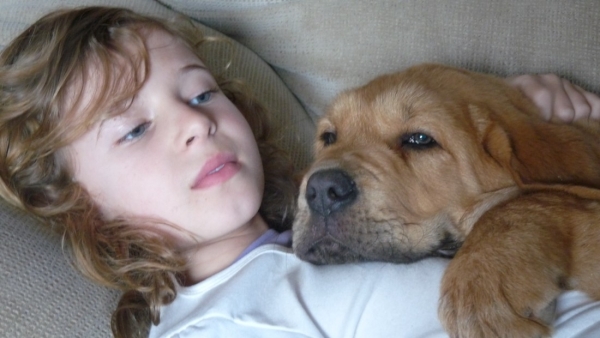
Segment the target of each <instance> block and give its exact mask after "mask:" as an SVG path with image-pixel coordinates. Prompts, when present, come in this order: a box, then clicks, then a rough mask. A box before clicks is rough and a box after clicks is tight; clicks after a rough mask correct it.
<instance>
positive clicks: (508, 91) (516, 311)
mask: <svg viewBox="0 0 600 338" xmlns="http://www.w3.org/2000/svg"><path fill="white" fill-rule="evenodd" d="M584 186H586V187H593V188H598V187H600V126H599V125H598V124H597V123H596V122H588V121H583V122H577V123H573V124H554V123H550V122H546V121H544V120H542V118H541V117H540V114H539V112H538V111H537V109H536V108H535V106H534V105H533V104H532V103H531V102H530V101H529V100H527V99H526V98H525V97H524V96H523V95H522V94H521V93H520V92H519V91H518V90H516V89H513V88H511V87H510V86H508V85H506V84H505V83H504V81H503V80H501V79H498V78H495V77H492V76H489V75H484V74H478V73H473V72H468V71H465V70H460V69H455V68H450V67H445V66H441V65H431V64H428V65H420V66H416V67H412V68H409V69H408V70H406V71H404V72H401V73H396V74H391V75H385V76H381V77H379V78H377V79H375V80H373V81H372V82H370V83H368V84H366V85H365V86H363V87H361V88H357V89H354V90H350V91H347V92H345V93H342V94H341V95H340V96H339V97H338V98H337V99H336V100H335V101H334V103H333V104H332V106H331V107H330V109H329V111H328V112H327V114H326V115H325V116H324V117H323V118H322V119H321V121H320V122H319V125H318V136H317V141H316V154H315V162H314V164H313V165H312V167H311V168H310V169H309V171H308V173H307V174H306V176H305V177H304V179H303V182H302V185H301V191H300V198H299V205H298V212H297V216H296V220H295V223H294V238H293V243H294V250H295V252H296V254H297V255H298V256H299V257H300V258H302V259H304V260H307V261H310V262H313V263H316V264H332V263H345V262H354V261H374V260H376V261H387V262H396V263H407V262H414V261H416V260H419V259H422V258H426V257H432V256H442V257H452V256H454V255H455V254H456V257H455V258H454V259H453V260H452V261H451V263H450V265H449V267H448V270H447V272H446V274H445V276H444V279H443V281H442V295H441V297H442V298H441V302H440V309H439V314H440V318H441V320H442V323H443V324H444V326H445V328H446V329H447V330H448V332H449V333H450V335H451V336H453V337H463V338H464V337H494V336H495V337H537V336H546V335H548V334H549V333H550V328H549V327H548V325H547V322H549V321H551V316H550V317H548V313H549V312H548V311H547V310H548V308H549V307H551V305H552V304H553V301H554V299H555V298H556V296H557V295H558V294H559V293H560V292H561V290H563V289H569V288H577V289H581V290H583V291H585V292H587V293H589V294H590V295H591V296H592V297H595V298H598V299H600V286H599V285H600V283H598V281H600V193H599V192H598V191H597V190H595V189H591V188H585V187H584ZM461 246H462V247H461ZM459 249H460V250H459ZM550 315H552V314H550Z"/></svg>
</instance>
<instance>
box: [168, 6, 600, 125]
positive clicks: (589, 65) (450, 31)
mask: <svg viewBox="0 0 600 338" xmlns="http://www.w3.org/2000/svg"><path fill="white" fill-rule="evenodd" d="M161 2H162V3H164V4H166V5H169V6H171V7H172V8H173V9H175V10H177V11H180V12H182V13H184V14H187V15H190V16H192V17H194V18H196V19H198V20H199V21H200V22H202V23H204V24H206V25H208V26H210V27H213V28H215V29H217V30H219V31H220V32H222V33H225V34H227V35H229V36H231V37H233V38H234V39H236V40H237V41H240V42H241V43H243V44H245V45H246V46H248V47H249V48H250V49H252V50H253V51H255V52H256V53H257V54H258V55H260V56H261V57H262V58H263V59H264V60H265V61H267V62H268V63H269V64H271V65H272V66H273V68H274V69H275V70H276V71H277V72H278V74H279V75H280V76H281V77H282V79H283V80H284V81H285V82H286V83H287V85H288V86H289V87H290V89H292V91H293V92H294V93H295V94H296V95H297V96H298V98H299V99H300V101H301V102H302V104H304V105H305V107H306V108H307V109H308V110H309V112H310V113H311V116H312V117H313V118H317V117H318V116H320V115H321V114H322V113H323V111H324V110H325V109H326V107H327V104H328V103H329V102H330V101H331V99H332V98H333V97H334V96H335V95H336V94H337V93H339V92H340V91H341V90H343V89H346V88H349V87H354V86H358V85H361V84H363V83H364V82H366V81H367V80H369V79H371V78H372V77H375V76H376V75H379V74H382V73H387V72H392V71H396V70H399V69H402V68H406V67H408V66H410V65H412V64H415V63H420V62H439V63H446V64H450V65H455V66H461V67H465V68H469V69H472V70H477V71H486V72H492V73H495V74H498V75H509V74H521V73H546V72H552V73H556V74H559V75H561V76H563V77H566V78H568V79H570V80H572V81H573V82H575V83H577V84H579V85H582V86H583V87H584V88H586V89H588V90H593V91H596V92H598V91H599V90H600V62H598V55H600V35H599V34H598V32H600V20H598V18H600V2H599V1H597V0H581V1H547V0H527V1H520V0H498V1H486V0H453V1H444V0H377V1H363V0H328V1H322V0H303V1H297V0H228V1H222V0H161Z"/></svg>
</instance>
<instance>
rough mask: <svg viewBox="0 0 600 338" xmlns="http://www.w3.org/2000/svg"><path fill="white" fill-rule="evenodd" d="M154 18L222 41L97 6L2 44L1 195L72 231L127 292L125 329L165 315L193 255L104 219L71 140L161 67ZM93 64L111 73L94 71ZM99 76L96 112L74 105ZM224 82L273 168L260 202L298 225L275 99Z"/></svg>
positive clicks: (90, 268) (278, 220)
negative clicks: (76, 163)
mask: <svg viewBox="0 0 600 338" xmlns="http://www.w3.org/2000/svg"><path fill="white" fill-rule="evenodd" d="M144 29H160V30H164V31H166V32H167V33H169V34H171V35H173V36H174V37H177V38H179V39H181V41H183V42H184V43H185V44H186V45H187V46H188V47H189V48H190V49H191V50H192V51H194V52H195V53H196V54H197V55H198V57H200V47H201V46H202V45H203V44H205V42H206V41H212V40H213V39H210V38H206V37H204V36H203V35H202V34H201V32H200V31H199V30H197V29H196V28H195V27H194V26H193V24H191V23H190V22H189V21H187V20H182V19H181V18H178V20H176V21H164V20H161V19H157V18H151V17H147V16H143V15H139V14H136V13H134V12H132V11H130V10H127V9H122V8H107V7H85V8H77V9H70V10H60V11H56V12H52V13H50V14H48V15H46V16H44V17H42V18H41V19H39V20H38V21H37V22H35V23H34V24H33V25H31V26H30V27H29V28H27V29H26V30H25V31H24V32H23V33H22V34H21V35H19V36H18V37H17V38H15V39H14V40H13V41H12V42H11V43H10V44H9V45H8V46H7V47H6V48H5V49H4V51H3V52H2V54H1V55H0V197H2V198H3V199H4V200H5V201H7V202H8V203H10V204H11V205H13V206H15V207H17V208H20V209H23V210H26V211H27V212H29V213H31V214H32V215H34V216H36V217H37V218H38V219H40V220H41V221H42V222H43V224H46V225H48V226H51V227H52V228H54V229H56V230H58V231H61V232H62V233H63V234H64V238H65V239H66V240H67V242H68V243H69V244H70V245H69V248H70V250H71V252H72V257H73V261H74V263H75V266H76V267H77V268H78V269H79V270H80V271H81V272H82V273H83V274H84V275H86V276H87V277H89V278H90V279H92V280H93V281H95V282H97V283H100V284H102V285H106V286H109V287H113V288H118V289H120V290H122V291H123V296H122V297H121V300H120V302H119V305H118V306H117V309H116V310H115V311H114V313H113V318H112V330H113V333H114V335H115V336H116V337H143V336H146V335H147V334H148V330H149V327H150V323H154V324H158V323H159V321H160V307H161V306H162V305H165V304H168V303H170V302H172V301H173V299H174V298H175V296H176V291H175V285H174V283H175V282H174V281H175V279H176V277H177V276H178V275H179V274H180V273H182V272H183V271H184V270H185V268H186V266H185V264H186V263H185V260H184V259H183V257H182V256H181V255H180V254H179V253H178V252H177V251H176V250H175V249H174V247H173V246H172V245H171V243H168V242H167V241H166V240H165V239H164V238H163V237H162V236H159V235H158V234H157V233H154V232H152V231H151V230H148V229H151V228H152V227H140V226H133V224H132V221H131V220H126V219H116V220H106V219H103V217H102V215H101V213H100V210H99V208H98V207H97V206H96V205H95V203H94V201H93V200H92V199H91V197H90V196H89V194H88V193H87V192H86V191H85V189H84V188H83V187H81V186H80V185H79V184H78V183H77V182H74V181H73V180H72V170H71V168H70V166H69V161H68V160H67V158H66V156H65V154H64V151H63V149H64V147H66V146H68V145H69V144H70V143H71V142H73V141H74V140H75V139H77V138H78V137H80V136H81V135H83V134H84V133H85V132H86V131H87V130H89V128H90V127H91V126H92V125H94V124H95V123H98V122H99V121H101V120H103V119H105V118H107V117H108V116H107V114H109V113H108V111H111V109H108V108H110V107H115V106H119V105H122V104H123V103H124V102H128V101H129V100H130V99H131V98H132V97H133V96H134V95H135V93H136V92H137V91H138V90H139V89H140V88H141V87H142V86H143V84H144V82H145V79H146V74H147V73H148V66H149V60H148V52H147V50H146V48H145V44H144V35H143V32H142V31H143V30H144ZM123 61H125V62H123ZM92 64H93V66H94V67H100V72H98V73H97V74H103V75H104V76H103V78H100V79H98V78H94V79H89V78H87V76H88V72H87V70H89V69H90V67H91V66H92ZM89 81H94V83H95V84H98V83H99V84H100V85H99V86H98V88H100V90H98V91H97V92H96V93H95V94H94V95H95V96H94V98H93V99H92V100H91V104H88V105H86V107H85V109H84V114H81V113H78V114H74V113H73V110H74V108H73V107H75V106H78V104H79V103H81V102H83V99H82V92H83V90H84V88H85V86H86V84H87V83H89ZM219 86H220V88H221V89H222V90H223V92H224V93H225V94H226V95H227V96H228V97H229V99H230V100H231V101H232V102H233V103H234V104H235V105H236V106H237V107H238V108H239V109H240V111H241V112H242V114H244V117H245V118H246V119H247V121H248V122H249V124H250V127H251V128H252V130H253V132H254V135H255V138H256V140H257V143H258V146H259V151H260V153H261V157H262V162H263V168H264V171H265V191H264V194H263V201H262V204H261V208H260V211H259V212H260V214H261V215H262V217H263V218H264V219H265V221H266V222H267V223H268V224H269V226H270V227H272V228H274V229H276V230H284V229H288V228H289V227H290V225H291V217H292V216H293V208H294V205H295V196H296V186H295V184H294V182H293V180H292V166H291V162H290V161H289V159H288V157H287V156H286V154H285V153H284V152H282V151H281V150H280V149H279V148H277V147H276V146H275V145H274V142H273V140H272V139H271V134H270V131H269V127H268V123H267V122H268V121H267V119H266V114H265V111H264V109H263V108H262V107H261V106H260V105H259V104H258V103H257V102H256V101H255V100H254V99H253V98H252V96H251V95H249V93H248V91H247V90H246V89H245V87H244V86H243V84H242V83H241V82H239V81H227V80H219ZM86 102H87V101H86ZM112 111H114V109H113V110H112ZM136 224H139V223H136Z"/></svg>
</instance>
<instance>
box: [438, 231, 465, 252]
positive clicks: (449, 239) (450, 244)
mask: <svg viewBox="0 0 600 338" xmlns="http://www.w3.org/2000/svg"><path fill="white" fill-rule="evenodd" d="M461 246H462V242H461V241H458V240H456V239H455V238H454V237H453V236H452V235H450V234H446V236H445V237H444V239H443V240H442V241H441V242H440V244H439V246H438V248H437V249H435V250H434V251H433V255H432V256H435V257H442V258H454V256H455V255H456V252H457V251H458V249H460V247H461Z"/></svg>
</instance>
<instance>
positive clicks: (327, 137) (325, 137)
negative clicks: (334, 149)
mask: <svg viewBox="0 0 600 338" xmlns="http://www.w3.org/2000/svg"><path fill="white" fill-rule="evenodd" d="M336 140H337V135H336V134H335V133H333V132H330V131H326V132H324V133H323V134H321V141H323V143H324V145H325V146H328V145H331V144H334V143H335V141H336Z"/></svg>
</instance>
